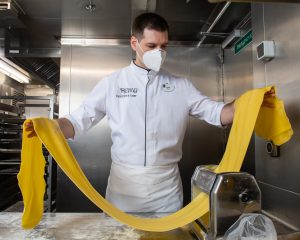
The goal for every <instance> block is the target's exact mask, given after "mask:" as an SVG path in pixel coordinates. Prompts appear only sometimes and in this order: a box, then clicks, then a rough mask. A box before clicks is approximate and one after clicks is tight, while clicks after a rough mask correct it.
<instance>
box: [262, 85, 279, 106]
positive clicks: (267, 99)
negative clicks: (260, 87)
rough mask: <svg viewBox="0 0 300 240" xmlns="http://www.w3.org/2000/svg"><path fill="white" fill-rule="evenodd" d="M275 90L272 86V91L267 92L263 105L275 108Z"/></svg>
mask: <svg viewBox="0 0 300 240" xmlns="http://www.w3.org/2000/svg"><path fill="white" fill-rule="evenodd" d="M275 96H276V94H275V90H274V89H273V88H272V89H271V90H270V91H268V92H266V93H265V96H264V100H263V103H262V106H263V107H268V108H274V101H273V100H274V98H275Z"/></svg>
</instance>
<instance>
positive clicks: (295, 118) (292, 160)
mask: <svg viewBox="0 0 300 240" xmlns="http://www.w3.org/2000/svg"><path fill="white" fill-rule="evenodd" d="M252 19H253V30H254V42H253V45H254V47H255V46H257V44H259V43H260V42H261V41H263V40H274V41H275V45H276V55H277V56H276V58H275V59H274V60H272V61H271V62H269V63H266V64H264V63H262V62H259V61H257V60H256V57H255V53H256V52H255V51H254V55H253V76H254V86H255V87H262V86H265V85H275V86H276V87H277V93H278V96H279V97H280V98H281V99H283V100H284V102H285V107H286V112H287V115H288V116H289V118H290V121H291V124H292V126H293V129H294V136H293V137H292V139H291V141H290V142H289V143H287V144H285V145H283V146H282V147H281V149H280V157H279V158H272V157H270V156H269V155H268V154H267V153H266V147H265V141H263V140H261V139H260V138H256V139H255V158H256V176H257V179H258V181H259V183H260V187H261V190H262V203H263V208H264V209H265V210H266V211H267V212H269V213H271V214H273V215H274V216H276V217H279V218H280V219H282V220H284V221H285V222H286V223H289V224H291V225H293V226H295V227H296V228H298V229H299V228H300V184H299V182H300V174H299V173H300V162H299V144H300V134H299V133H300V125H299V120H300V104H299V103H300V94H299V93H300V77H299V76H300V64H299V59H300V50H299V49H300V41H299V39H300V24H299V22H300V5H299V4H287V3H282V4H279V3H277V4H275V3H273V4H271V3H269V4H258V3H257V4H252Z"/></svg>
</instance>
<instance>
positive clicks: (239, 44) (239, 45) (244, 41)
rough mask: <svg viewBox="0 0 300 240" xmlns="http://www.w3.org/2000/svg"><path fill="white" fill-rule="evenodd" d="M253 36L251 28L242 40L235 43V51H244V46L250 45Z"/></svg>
mask: <svg viewBox="0 0 300 240" xmlns="http://www.w3.org/2000/svg"><path fill="white" fill-rule="evenodd" d="M252 36H253V35H252V30H250V31H249V32H247V33H246V34H245V35H244V36H243V37H242V38H241V39H240V40H238V41H237V42H236V43H235V44H234V53H235V54H238V53H240V52H241V51H242V49H243V48H245V47H246V46H248V44H249V43H251V42H252Z"/></svg>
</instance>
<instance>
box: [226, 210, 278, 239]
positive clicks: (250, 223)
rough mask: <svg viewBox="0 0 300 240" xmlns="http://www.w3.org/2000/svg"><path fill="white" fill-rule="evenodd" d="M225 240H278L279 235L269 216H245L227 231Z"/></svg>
mask: <svg viewBox="0 0 300 240" xmlns="http://www.w3.org/2000/svg"><path fill="white" fill-rule="evenodd" d="M224 240H277V233H276V230H275V227H274V224H273V222H272V221H271V219H269V218H268V217H267V216H265V215H262V214H243V215H241V216H240V218H239V219H238V220H237V221H236V222H235V223H234V224H233V225H232V226H231V227H230V228H229V229H228V230H227V231H226V233H225V235H224Z"/></svg>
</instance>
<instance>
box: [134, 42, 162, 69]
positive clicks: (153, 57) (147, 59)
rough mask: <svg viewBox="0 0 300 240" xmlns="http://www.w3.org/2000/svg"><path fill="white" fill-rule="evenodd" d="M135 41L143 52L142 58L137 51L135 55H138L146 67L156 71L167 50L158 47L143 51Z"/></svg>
mask: <svg viewBox="0 0 300 240" xmlns="http://www.w3.org/2000/svg"><path fill="white" fill-rule="evenodd" d="M137 43H138V45H139V47H140V49H141V50H142V52H143V53H144V54H143V58H141V57H140V56H139V54H138V52H137V55H138V56H139V57H140V59H141V60H142V62H143V63H144V65H145V66H146V67H147V68H149V69H151V70H154V71H156V72H158V71H159V69H160V67H161V65H162V64H163V63H164V61H165V58H166V55H167V52H166V51H165V50H162V49H160V48H157V49H153V50H149V51H146V52H144V51H143V49H142V48H141V46H140V44H139V42H137Z"/></svg>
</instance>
